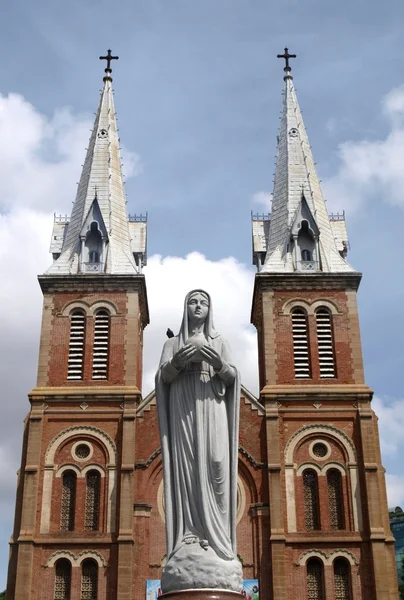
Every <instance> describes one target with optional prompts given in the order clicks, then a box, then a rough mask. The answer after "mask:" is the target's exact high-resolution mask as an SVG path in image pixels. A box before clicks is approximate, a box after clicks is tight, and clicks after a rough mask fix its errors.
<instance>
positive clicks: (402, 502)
mask: <svg viewBox="0 0 404 600" xmlns="http://www.w3.org/2000/svg"><path fill="white" fill-rule="evenodd" d="M386 483H387V498H388V505H389V508H395V507H396V506H401V507H402V508H403V507H404V478H403V476H402V475H394V474H393V473H387V474H386Z"/></svg>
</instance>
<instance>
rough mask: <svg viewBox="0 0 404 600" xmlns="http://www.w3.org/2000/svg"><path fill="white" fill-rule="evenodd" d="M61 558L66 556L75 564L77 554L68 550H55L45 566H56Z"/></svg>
mask: <svg viewBox="0 0 404 600" xmlns="http://www.w3.org/2000/svg"><path fill="white" fill-rule="evenodd" d="M61 558H66V559H67V560H68V561H69V562H70V564H71V565H72V566H73V565H74V563H75V560H76V556H75V555H74V554H73V552H69V551H68V550H58V551H57V552H54V553H53V554H52V555H51V556H50V557H49V558H48V560H47V562H46V563H45V565H44V566H45V567H54V566H55V564H56V563H57V561H58V560H60V559H61Z"/></svg>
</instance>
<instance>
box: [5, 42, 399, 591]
mask: <svg viewBox="0 0 404 600" xmlns="http://www.w3.org/2000/svg"><path fill="white" fill-rule="evenodd" d="M289 57H290V55H289V56H288V53H287V51H286V56H285V58H286V67H285V77H284V97H283V113H282V117H281V127H280V133H279V138H278V155H277V164H276V173H275V184H274V194H273V204H272V214H271V215H255V216H253V220H252V230H253V262H254V264H255V265H256V267H257V274H256V278H255V286H254V290H251V292H252V311H251V321H252V323H253V324H254V325H255V327H256V329H257V340H258V354H259V389H260V395H259V398H256V397H255V396H254V395H253V394H252V393H250V392H249V390H247V389H246V388H245V387H242V388H241V404H240V437H239V472H238V498H237V540H238V556H239V559H240V561H241V563H242V566H243V576H244V579H245V580H253V581H254V580H257V585H259V597H260V598H261V599H262V600H397V598H398V586H397V576H396V569H395V557H394V539H393V537H392V534H391V531H390V527H389V517H388V510H387V498H386V486H385V478H384V469H383V467H382V463H381V456H380V446H379V438H378V426H377V418H376V416H375V414H374V412H373V411H372V408H371V400H372V390H370V389H369V387H368V386H367V385H366V384H365V381H364V372H363V364H362V351H361V341H360V332H359V319H358V312H357V304H356V294H357V290H358V286H359V283H360V279H361V274H360V273H358V272H356V271H355V269H354V268H353V267H352V266H351V265H350V264H349V263H348V262H347V250H348V239H347V234H346V227H345V220H344V216H343V215H328V213H327V210H326V204H325V201H324V198H323V196H322V191H321V186H320V182H319V179H318V177H317V173H316V168H315V163H314V160H313V156H312V152H311V149H310V145H309V141H308V137H307V133H306V130H305V127H304V123H303V119H302V115H301V112H300V109H299V104H298V100H297V97H296V92H295V88H294V85H293V78H292V76H291V71H290V67H289V63H288V58H289ZM108 58H109V60H108V63H107V69H106V74H105V77H104V85H103V90H102V92H101V99H100V103H99V107H98V111H97V114H96V118H95V123H94V128H93V130H92V133H91V138H90V142H89V147H88V150H87V156H86V160H85V163H84V166H83V171H82V175H81V179H80V182H79V186H78V191H77V196H76V200H75V202H74V205H73V209H72V214H71V216H70V217H69V218H56V219H55V223H54V229H53V234H52V241H51V253H52V255H53V264H52V265H51V267H50V268H49V269H48V271H47V272H46V273H45V274H44V275H41V276H39V283H40V286H41V289H42V292H43V295H44V303H43V316H42V329H41V340H40V350H39V360H38V378H37V384H36V387H35V388H34V389H33V390H32V391H31V392H30V393H29V401H30V411H29V413H28V415H27V417H26V420H25V426H24V436H23V452H22V463H21V468H20V471H19V478H18V488H17V498H16V512H15V523H14V529H13V533H12V536H11V541H10V563H9V574H8V583H7V600H143V599H145V598H146V586H147V582H148V581H149V582H158V580H159V579H160V577H161V572H162V569H163V567H164V564H165V560H166V556H165V525H164V518H165V516H164V501H163V483H162V463H161V452H160V440H159V431H158V421H157V412H156V401H155V395H154V392H152V393H150V394H149V395H148V396H147V397H142V393H141V390H142V346H143V330H144V328H145V327H146V326H147V324H148V322H149V314H148V304H147V294H146V279H147V278H146V279H145V276H144V275H143V274H142V268H143V266H144V265H145V264H146V261H147V256H146V226H147V223H146V220H145V218H144V217H142V216H140V217H139V216H138V217H136V216H135V217H130V216H129V215H128V214H127V209H126V198H125V191H124V185H123V178H122V172H121V160H120V148H119V137H118V133H117V127H116V118H115V108H114V98H113V91H112V77H111V68H110V61H111V60H112V58H113V57H111V56H110V53H109V55H108V56H107V59H108ZM247 318H248V316H247V315H246V319H247ZM148 600H149V598H148Z"/></svg>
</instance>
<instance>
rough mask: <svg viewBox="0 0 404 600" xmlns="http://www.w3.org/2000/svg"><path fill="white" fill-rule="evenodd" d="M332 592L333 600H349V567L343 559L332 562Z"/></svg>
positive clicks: (350, 596) (350, 597)
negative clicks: (333, 593) (333, 594)
mask: <svg viewBox="0 0 404 600" xmlns="http://www.w3.org/2000/svg"><path fill="white" fill-rule="evenodd" d="M334 592H335V596H334V598H335V600H351V599H352V594H351V577H350V566H349V563H348V561H347V560H345V558H337V559H336V560H335V561H334Z"/></svg>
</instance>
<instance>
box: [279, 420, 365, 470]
mask: <svg viewBox="0 0 404 600" xmlns="http://www.w3.org/2000/svg"><path fill="white" fill-rule="evenodd" d="M313 433H316V434H320V433H322V434H325V435H329V436H331V437H333V438H336V439H337V440H338V441H339V442H340V443H341V444H342V445H343V446H344V448H345V450H346V451H347V454H348V461H349V462H350V463H356V449H355V446H354V444H353V442H352V440H351V439H350V438H349V437H348V436H347V435H346V433H344V432H343V431H342V430H341V429H338V427H334V425H327V424H319V423H318V424H313V425H304V426H303V427H301V428H300V429H298V430H297V431H296V432H295V433H294V434H293V435H292V437H291V438H290V439H289V440H288V442H287V444H286V447H285V462H286V463H292V462H293V456H294V452H295V449H296V446H297V444H298V443H299V442H300V441H301V440H303V439H304V438H305V437H307V436H308V435H311V434H313Z"/></svg>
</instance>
